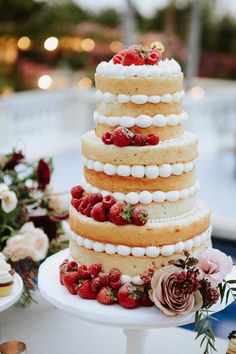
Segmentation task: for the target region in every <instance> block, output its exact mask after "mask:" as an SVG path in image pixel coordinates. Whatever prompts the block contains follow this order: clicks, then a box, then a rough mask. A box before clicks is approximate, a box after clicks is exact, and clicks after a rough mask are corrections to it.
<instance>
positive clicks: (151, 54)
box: [145, 49, 162, 65]
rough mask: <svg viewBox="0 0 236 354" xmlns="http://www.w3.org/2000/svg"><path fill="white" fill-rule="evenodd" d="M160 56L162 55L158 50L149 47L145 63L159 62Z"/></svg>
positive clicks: (153, 63)
mask: <svg viewBox="0 0 236 354" xmlns="http://www.w3.org/2000/svg"><path fill="white" fill-rule="evenodd" d="M161 57H162V55H161V53H160V52H159V51H158V50H156V49H151V50H149V51H148V53H147V58H146V60H145V63H146V64H148V65H155V64H157V63H159V61H160V60H161Z"/></svg>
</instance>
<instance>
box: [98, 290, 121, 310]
mask: <svg viewBox="0 0 236 354" xmlns="http://www.w3.org/2000/svg"><path fill="white" fill-rule="evenodd" d="M97 301H98V302H100V303H101V304H103V305H112V304H114V302H116V301H117V296H116V292H115V291H114V290H113V289H112V288H111V287H110V286H104V287H103V288H102V289H101V290H100V291H99V293H98V295H97Z"/></svg>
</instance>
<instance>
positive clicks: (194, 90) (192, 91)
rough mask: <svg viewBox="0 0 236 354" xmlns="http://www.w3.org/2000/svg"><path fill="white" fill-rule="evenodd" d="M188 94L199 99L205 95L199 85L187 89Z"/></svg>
mask: <svg viewBox="0 0 236 354" xmlns="http://www.w3.org/2000/svg"><path fill="white" fill-rule="evenodd" d="M189 94H190V95H191V96H192V98H193V99H195V100H201V99H202V98H203V97H204V96H205V91H204V90H203V88H202V87H200V86H194V87H192V88H191V89H190V90H189Z"/></svg>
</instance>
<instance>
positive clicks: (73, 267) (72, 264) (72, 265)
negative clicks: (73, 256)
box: [67, 261, 78, 272]
mask: <svg viewBox="0 0 236 354" xmlns="http://www.w3.org/2000/svg"><path fill="white" fill-rule="evenodd" d="M77 269H78V264H77V263H76V262H75V261H71V262H69V263H68V265H67V270H68V272H70V271H77Z"/></svg>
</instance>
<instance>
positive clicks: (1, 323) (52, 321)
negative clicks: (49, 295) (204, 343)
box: [0, 294, 227, 354]
mask: <svg viewBox="0 0 236 354" xmlns="http://www.w3.org/2000/svg"><path fill="white" fill-rule="evenodd" d="M37 300H38V303H39V304H38V305H36V304H33V305H31V306H30V307H28V308H27V309H20V308H16V307H12V308H10V309H8V310H6V311H4V312H2V313H1V314H0V342H5V341H7V340H20V341H23V342H25V343H26V344H27V348H28V351H27V353H28V354H76V353H79V354H124V353H125V336H124V335H123V333H122V331H121V330H120V329H115V328H109V327H103V326H98V325H94V324H91V323H87V322H84V321H81V320H78V319H77V318H74V317H72V316H70V315H68V314H67V313H65V312H61V311H59V310H58V309H56V308H54V307H52V306H51V305H50V304H48V303H47V302H46V301H45V300H44V299H42V297H41V296H40V295H39V294H37ZM194 336H195V334H194V333H193V332H191V331H187V330H184V329H180V328H170V329H162V330H151V331H150V335H149V336H148V338H147V353H148V354H170V353H171V354H173V353H182V354H189V353H191V354H200V353H201V352H202V351H201V350H200V349H199V343H198V342H195V341H194ZM226 347H227V342H226V341H224V340H222V339H217V352H218V353H221V354H224V353H226Z"/></svg>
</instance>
